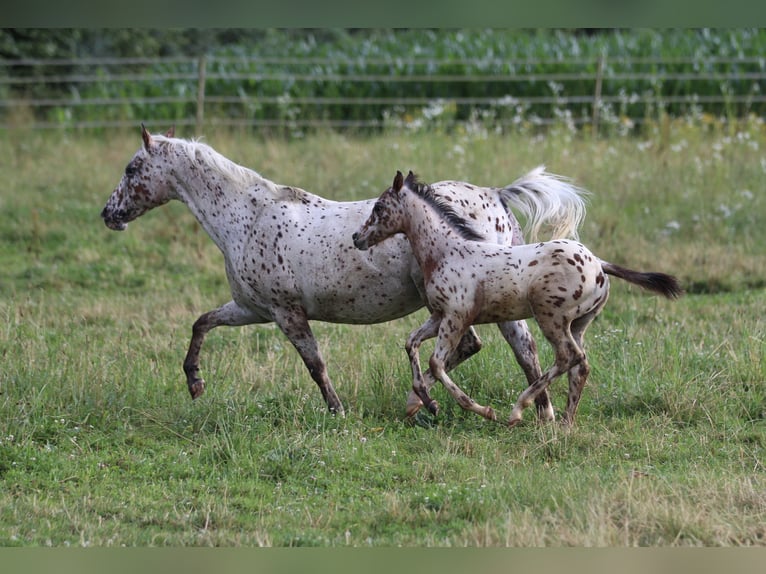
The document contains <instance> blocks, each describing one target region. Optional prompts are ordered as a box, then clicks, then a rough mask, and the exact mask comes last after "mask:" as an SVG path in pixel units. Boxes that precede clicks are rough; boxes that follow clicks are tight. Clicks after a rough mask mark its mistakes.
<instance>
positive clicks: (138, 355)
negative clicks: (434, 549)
mask: <svg viewBox="0 0 766 574" xmlns="http://www.w3.org/2000/svg"><path fill="white" fill-rule="evenodd" d="M179 135H182V136H190V135H192V134H183V133H181V134H179ZM205 139H206V141H207V142H208V143H210V144H211V145H213V146H214V147H215V148H216V149H218V150H219V151H220V152H222V153H224V155H226V156H228V157H230V158H232V159H234V160H235V161H237V162H239V163H242V164H245V165H248V166H250V167H253V168H254V169H256V170H257V171H259V172H260V173H261V174H263V175H265V176H266V177H269V178H271V179H273V180H275V181H278V182H280V183H286V184H291V185H296V186H299V187H303V188H304V189H307V190H309V191H312V192H315V193H319V194H321V195H324V196H327V197H332V198H335V199H357V198H364V197H372V196H375V195H377V194H379V193H380V191H382V189H383V188H385V187H386V186H387V185H389V183H390V181H391V178H392V176H393V174H394V173H395V171H396V170H397V169H401V170H407V169H413V170H415V171H417V172H418V173H419V174H420V175H421V176H422V177H423V179H425V180H426V181H435V180H438V179H447V178H454V179H464V180H469V181H472V182H474V183H477V184H484V185H502V184H506V183H509V182H510V181H512V180H513V179H515V178H516V177H518V176H519V175H521V174H522V173H524V172H525V171H526V170H528V169H531V168H532V167H534V166H536V165H537V164H539V163H545V164H547V166H548V168H549V169H550V170H551V171H553V172H556V173H560V174H564V175H567V176H570V177H573V178H574V179H575V180H576V182H577V183H578V184H580V185H582V186H584V187H586V188H587V189H589V190H591V191H592V192H593V195H592V197H591V198H590V203H589V211H588V216H587V218H586V222H585V224H584V226H583V228H582V232H581V238H582V240H583V241H584V242H585V243H586V244H588V246H589V247H590V248H591V249H592V250H594V251H595V252H596V253H597V254H598V255H600V256H601V257H603V258H605V259H609V260H612V261H614V262H616V263H623V264H627V265H630V266H631V267H634V268H643V269H654V270H661V271H666V272H671V273H674V274H676V275H678V276H679V278H680V279H681V280H682V282H683V284H684V286H685V287H686V289H687V290H688V294H687V296H685V297H684V298H682V299H681V300H679V301H676V302H668V301H665V300H660V299H657V298H655V297H650V296H647V295H646V294H644V293H640V292H638V291H637V290H635V289H633V288H630V287H627V286H626V285H625V284H621V283H620V282H619V281H614V282H613V288H612V295H611V298H610V301H609V304H608V305H607V307H606V309H605V311H604V313H603V314H602V315H601V316H600V317H599V319H598V320H597V321H596V322H595V323H594V325H593V326H592V327H591V329H590V330H589V332H588V336H587V337H586V347H587V349H588V351H589V357H590V361H591V364H592V367H593V372H592V375H591V379H590V381H589V385H588V387H586V389H585V392H584V394H583V400H582V402H581V406H580V411H579V413H578V424H577V426H576V427H575V429H574V430H573V431H571V432H568V433H565V432H563V431H562V429H561V428H559V427H558V426H557V425H553V426H540V425H537V424H536V423H534V422H533V420H532V419H533V417H532V416H531V415H532V413H531V412H528V413H527V416H526V420H525V422H524V423H523V424H522V425H520V426H519V427H517V428H515V429H513V430H509V429H507V428H506V427H505V426H504V425H503V424H499V423H498V424H493V423H488V422H486V421H483V420H481V419H479V417H477V416H475V415H469V414H464V413H463V412H462V411H461V410H460V409H459V407H457V405H456V404H455V403H454V402H453V401H451V399H449V397H448V396H447V395H446V394H445V393H444V392H443V390H442V389H440V388H436V389H435V391H434V395H435V397H436V398H437V399H438V400H439V402H440V404H441V406H442V412H441V413H440V415H439V417H438V418H437V419H433V418H431V417H429V416H427V415H418V418H417V420H416V421H415V424H412V423H409V422H406V421H405V420H404V419H403V407H404V401H405V398H406V395H407V391H408V388H409V385H410V375H409V371H408V366H407V363H406V357H405V355H404V352H403V350H402V347H403V342H404V338H405V336H406V334H407V333H408V332H409V330H410V329H411V328H413V327H414V326H415V325H416V324H418V323H419V321H422V320H423V319H424V317H425V315H424V313H423V312H422V311H421V312H419V313H416V314H414V315H412V316H410V317H407V318H404V319H402V320H399V321H396V322H392V323H388V324H383V325H377V326H361V327H360V326H355V327H351V326H344V325H332V324H322V323H318V324H315V325H314V329H315V333H316V334H317V336H318V338H319V340H320V345H321V346H322V348H323V351H324V354H325V357H326V358H327V359H328V362H329V368H330V375H331V377H332V378H333V381H334V384H335V387H336V389H337V391H338V393H339V395H340V397H341V399H342V400H343V402H344V404H345V407H346V410H347V417H346V418H345V419H338V418H334V417H332V416H330V415H328V414H327V412H326V410H325V405H324V402H323V401H322V398H321V395H320V393H319V392H318V390H317V389H316V387H315V385H314V383H313V382H312V381H311V379H310V377H309V375H308V373H307V372H306V371H305V368H304V367H303V364H302V363H301V362H300V359H299V358H298V356H297V354H296V353H295V352H294V350H293V349H292V348H291V347H290V345H289V343H287V341H286V339H285V338H284V337H283V336H282V335H281V333H279V332H278V330H276V328H274V327H273V326H265V327H245V328H240V329H218V330H215V331H213V332H211V334H210V336H209V337H208V340H207V342H206V346H205V347H204V348H203V354H202V365H201V368H202V371H203V375H204V376H205V378H206V380H207V381H208V390H207V393H206V394H205V395H204V396H203V397H202V398H200V399H199V400H197V401H193V402H192V401H191V400H190V399H189V397H188V393H187V390H186V385H185V379H184V376H183V373H182V370H181V363H182V360H183V356H184V353H185V351H186V346H187V344H188V337H189V336H190V334H191V324H192V322H193V321H194V319H196V317H197V316H198V315H199V314H200V313H202V312H204V311H207V310H209V309H211V308H213V307H215V306H218V305H219V304H221V303H223V302H225V301H226V300H228V299H229V294H228V286H227V284H226V280H225V276H224V271H223V265H222V257H221V256H220V254H219V252H218V251H217V250H216V248H215V246H214V245H213V243H212V242H211V241H210V240H209V239H208V237H207V236H206V235H205V234H204V232H203V231H202V230H201V229H200V228H199V226H198V225H197V223H196V222H195V221H194V220H193V218H192V217H191V215H190V214H189V213H188V212H187V211H186V210H185V208H184V207H183V206H182V205H180V204H177V203H175V204H170V205H168V206H165V207H163V208H161V209H157V210H155V211H153V212H151V213H149V214H147V215H145V216H144V217H143V218H141V219H140V220H138V221H136V222H135V223H133V224H131V226H130V228H129V229H128V230H127V231H126V232H125V233H114V232H112V231H109V230H108V229H107V228H106V227H105V226H104V225H103V223H102V222H101V220H100V218H99V212H100V210H101V208H102V207H103V204H104V202H105V201H106V199H107V197H108V195H109V194H110V193H111V190H112V189H113V188H114V186H115V185H116V183H117V181H118V180H119V178H120V176H121V174H122V172H123V169H124V167H125V164H126V163H127V161H128V160H129V159H130V157H131V156H132V154H133V153H134V151H135V150H136V149H137V147H138V145H139V143H140V138H139V131H138V129H136V130H135V132H130V133H125V132H117V133H114V134H110V135H108V136H103V137H95V136H86V135H71V134H69V135H67V134H51V133H24V132H14V133H8V132H6V133H2V134H0V158H1V159H0V175H2V181H3V186H2V189H0V213H1V214H2V218H1V219H0V365H1V366H2V368H1V369H0V545H3V546H46V545H52V546H70V545H71V546H122V545H125V546H137V545H141V546H145V545H155V546H165V545H172V546H213V545H216V546H255V545H266V546H347V545H348V546H393V545H403V546H506V545H510V546H560V545H583V546H607V545H609V546H637V545H641V546H646V545H659V546H670V545H699V546H719V545H721V546H739V545H757V546H763V545H766V526H765V525H766V480H765V479H766V472H765V469H764V451H765V449H766V360H765V356H766V352H765V351H766V345H765V342H764V337H765V336H766V325H765V320H764V310H766V265H764V251H765V248H766V226H765V225H764V218H765V216H766V195H765V194H764V186H763V181H764V176H765V175H766V131H764V128H763V125H762V124H760V123H756V122H752V123H749V124H747V125H744V126H741V127H739V128H735V127H732V126H725V125H724V126H717V125H695V126H689V125H687V124H686V123H679V124H677V125H674V124H667V125H663V126H660V127H658V128H657V129H656V130H648V131H647V132H646V135H645V136H643V137H630V138H628V137H618V136H614V137H611V138H608V139H599V140H594V139H589V138H587V137H578V136H576V135H573V134H571V133H570V132H569V131H567V130H566V129H565V128H555V129H553V130H551V131H550V132H549V133H547V134H545V135H529V134H528V135H524V134H517V135H505V136H498V135H492V134H487V133H481V132H479V133H463V132H460V131H458V132H456V133H454V134H451V135H446V134H426V133H407V134H401V135H397V134H386V135H382V136H378V137H375V138H354V137H342V136H339V135H334V134H323V135H316V136H310V137H306V138H304V139H300V140H294V141H290V142H286V141H281V140H267V139H261V138H257V137H253V136H252V135H247V134H238V133H210V134H207V135H206V138H205ZM533 328H534V329H535V332H536V333H537V331H536V327H533ZM480 334H481V336H482V338H483V340H484V343H485V347H484V349H483V350H482V352H481V353H480V354H479V355H478V356H476V357H474V358H473V359H471V360H470V361H469V362H467V363H466V364H465V365H463V366H461V367H460V368H459V369H458V370H457V371H456V373H455V378H456V381H457V382H459V384H461V386H463V387H464V388H465V389H466V390H467V391H468V392H469V394H471V395H473V396H475V397H476V399H477V400H479V401H480V402H483V403H489V404H492V406H493V407H494V408H495V409H496V410H497V411H498V414H499V418H500V420H504V419H505V418H507V416H508V414H509V412H510V407H511V404H512V402H513V400H514V399H515V398H516V396H517V394H518V393H519V392H520V390H521V389H522V386H523V384H524V380H523V376H522V374H521V371H520V369H519V368H518V366H517V365H516V364H515V362H514V360H513V358H512V356H511V354H510V352H509V350H508V348H507V346H506V345H505V344H504V343H503V342H502V338H501V337H500V336H499V333H498V332H497V330H496V329H494V328H492V327H489V326H483V327H481V328H480ZM538 342H539V346H540V351H541V356H542V362H543V364H544V365H546V364H549V362H550V360H551V353H550V350H549V348H548V346H547V344H546V343H545V342H544V341H543V340H542V338H540V337H538ZM426 350H427V349H424V354H425V351H426ZM552 391H553V395H554V404H555V406H556V409H557V411H559V412H560V410H561V408H562V407H563V402H564V397H565V393H564V383H563V382H562V381H561V380H559V381H557V382H556V383H555V384H554V387H553V389H552Z"/></svg>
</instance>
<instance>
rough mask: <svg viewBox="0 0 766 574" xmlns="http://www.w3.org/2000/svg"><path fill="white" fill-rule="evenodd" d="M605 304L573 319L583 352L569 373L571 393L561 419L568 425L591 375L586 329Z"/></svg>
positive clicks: (573, 329) (563, 423) (574, 337)
mask: <svg viewBox="0 0 766 574" xmlns="http://www.w3.org/2000/svg"><path fill="white" fill-rule="evenodd" d="M602 307H603V304H602V305H600V306H599V307H598V308H596V309H594V310H592V311H591V312H589V313H587V314H586V315H583V316H582V317H579V318H577V319H575V320H574V321H572V327H571V331H572V338H573V339H574V341H575V343H576V344H577V346H578V347H579V349H580V351H581V352H582V357H583V358H582V361H581V362H580V363H579V364H577V365H575V366H573V367H572V368H571V369H569V371H568V375H569V393H568V394H567V407H566V410H565V411H564V415H563V417H562V419H561V424H562V425H564V426H567V427H571V426H572V425H574V419H575V414H576V413H577V406H578V405H579V403H580V398H581V397H582V391H583V389H584V388H585V384H586V383H587V381H588V375H590V364H589V363H588V357H587V356H586V354H585V350H584V346H583V340H584V336H585V331H586V330H587V329H588V327H589V326H590V324H591V323H592V322H593V319H595V318H596V316H597V315H598V314H599V312H600V311H601V308H602Z"/></svg>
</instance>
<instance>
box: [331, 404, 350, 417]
mask: <svg viewBox="0 0 766 574" xmlns="http://www.w3.org/2000/svg"><path fill="white" fill-rule="evenodd" d="M330 414H331V415H332V416H334V417H339V418H341V419H345V418H346V411H345V410H344V409H343V407H342V406H337V407H330Z"/></svg>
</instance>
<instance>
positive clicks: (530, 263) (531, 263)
mask: <svg viewBox="0 0 766 574" xmlns="http://www.w3.org/2000/svg"><path fill="white" fill-rule="evenodd" d="M538 263H539V261H538V260H537V259H533V260H532V261H530V262H529V267H534V266H535V265H537V264H538Z"/></svg>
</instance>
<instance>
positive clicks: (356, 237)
mask: <svg viewBox="0 0 766 574" xmlns="http://www.w3.org/2000/svg"><path fill="white" fill-rule="evenodd" d="M358 238H359V234H358V233H354V234H353V235H352V236H351V239H352V240H353V241H354V243H356V240H357V239H358Z"/></svg>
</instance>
